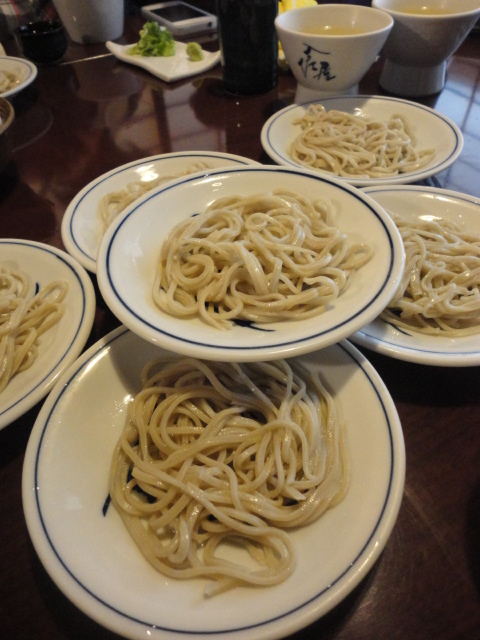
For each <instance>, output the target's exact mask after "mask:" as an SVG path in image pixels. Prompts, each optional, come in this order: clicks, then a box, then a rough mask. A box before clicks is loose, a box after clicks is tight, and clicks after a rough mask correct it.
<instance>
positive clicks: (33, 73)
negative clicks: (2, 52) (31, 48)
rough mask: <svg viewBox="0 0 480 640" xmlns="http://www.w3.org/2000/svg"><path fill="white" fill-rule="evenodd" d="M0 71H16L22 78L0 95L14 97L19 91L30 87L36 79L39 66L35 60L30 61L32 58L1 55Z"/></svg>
mask: <svg viewBox="0 0 480 640" xmlns="http://www.w3.org/2000/svg"><path fill="white" fill-rule="evenodd" d="M0 71H4V72H5V71H8V72H10V73H16V74H18V76H19V78H20V82H19V83H18V84H17V85H15V86H14V87H13V88H12V89H9V90H8V91H4V92H3V93H0V96H2V98H12V97H13V96H14V95H16V94H17V93H18V92H19V91H22V90H23V89H25V88H26V87H28V85H29V84H31V83H32V82H33V81H34V80H35V78H36V77H37V73H38V71H37V67H36V66H35V65H34V64H33V62H30V60H25V59H24V58H14V57H12V56H1V57H0Z"/></svg>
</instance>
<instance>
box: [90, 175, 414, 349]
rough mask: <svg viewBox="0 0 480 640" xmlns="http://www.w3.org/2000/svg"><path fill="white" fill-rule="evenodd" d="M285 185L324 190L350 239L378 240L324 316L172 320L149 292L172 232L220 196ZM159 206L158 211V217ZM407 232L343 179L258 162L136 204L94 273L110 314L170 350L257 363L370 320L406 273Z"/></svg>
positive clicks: (329, 340)
mask: <svg viewBox="0 0 480 640" xmlns="http://www.w3.org/2000/svg"><path fill="white" fill-rule="evenodd" d="M279 187H281V188H282V189H286V190H288V191H291V192H297V193H301V194H303V195H304V196H309V197H311V198H316V197H323V196H326V197H327V198H329V199H330V201H331V202H332V205H333V207H334V217H335V220H334V223H335V224H336V226H337V227H338V228H340V229H341V230H342V231H343V232H344V233H346V234H348V236H349V239H350V241H352V242H357V241H358V242H368V243H371V244H373V247H374V253H373V257H372V258H371V260H370V261H369V262H368V263H367V264H366V265H364V266H363V267H362V268H361V269H359V270H358V271H357V273H356V274H355V276H354V278H353V280H352V282H351V283H350V284H349V286H348V288H347V289H346V290H345V291H344V292H342V294H341V295H340V296H339V297H338V298H337V299H336V300H335V301H334V302H333V303H332V304H331V306H330V307H329V308H328V309H327V310H326V311H325V312H324V313H322V314H321V315H320V316H317V317H314V318H311V319H309V320H300V321H295V320H291V321H288V322H275V323H271V324H264V325H255V324H248V325H245V323H242V324H240V323H239V324H236V325H235V326H234V327H233V328H232V329H228V330H221V329H217V328H215V327H212V326H207V324H206V323H205V322H204V321H202V320H201V319H196V318H193V319H187V318H185V319H184V318H181V319H179V318H174V317H172V316H170V315H168V314H166V313H164V312H162V311H160V310H159V309H158V308H157V307H156V306H155V304H154V302H153V298H152V286H153V280H154V275H155V272H156V268H157V262H158V256H159V253H160V247H161V244H162V241H163V239H164V238H165V236H166V234H167V233H168V231H169V230H170V229H171V228H172V227H173V226H174V225H175V224H177V222H179V221H180V220H182V219H186V218H189V217H190V216H192V215H194V214H196V213H199V212H201V211H204V210H205V209H206V207H207V205H208V204H209V203H211V202H212V200H214V199H216V198H218V197H220V196H228V195H230V196H231V195H236V194H239V193H241V194H243V195H247V194H251V195H253V194H258V193H265V192H267V191H271V190H273V189H275V188H279ZM159 212H161V214H159ZM403 262H404V252H403V245H402V241H401V237H400V234H399V233H398V230H397V228H396V227H395V225H394V224H393V222H392V220H391V218H390V217H389V216H388V215H387V214H386V213H385V212H384V211H383V209H382V208H381V207H380V206H379V205H378V204H377V203H376V202H375V200H373V199H371V198H370V196H368V195H367V194H364V193H362V192H361V191H360V190H359V189H355V188H354V187H351V186H350V185H348V184H346V183H340V182H339V181H335V180H332V179H331V178H325V177H323V176H317V175H312V174H311V173H308V172H307V173H306V172H304V171H301V170H298V169H288V168H285V167H275V166H261V165H258V166H251V167H239V168H228V169H219V170H214V171H211V172H210V173H209V174H208V175H205V176H202V175H198V174H197V175H195V176H191V177H189V176H187V177H184V178H181V179H179V180H176V181H174V182H171V183H169V184H168V185H166V186H163V187H159V188H157V189H156V190H153V191H152V192H150V193H148V194H146V195H145V196H144V197H143V198H141V199H139V200H138V201H137V202H135V203H133V204H132V205H131V206H130V208H128V209H126V210H125V212H124V213H123V214H121V215H120V216H119V218H118V219H117V220H116V221H114V222H113V224H112V225H111V227H110V228H109V229H108V230H107V232H106V234H105V236H104V237H103V240H102V242H101V244H100V249H99V254H98V259H97V278H98V283H99V287H100V291H101V292H102V295H103V297H104V299H105V302H106V303H107V305H108V306H109V307H110V309H111V311H112V312H113V313H114V314H115V315H116V316H117V317H118V318H119V320H120V321H121V322H123V323H124V324H125V325H126V326H127V327H128V328H129V329H131V330H132V331H133V332H135V333H137V334H138V335H140V336H141V337H143V338H145V339H146V340H149V341H151V342H153V343H155V344H157V345H159V346H162V347H164V348H165V349H170V350H171V351H175V352H177V353H183V354H185V355H191V356H195V357H199V358H204V359H207V360H212V359H213V360H237V361H239V360H242V361H253V360H261V359H269V360H272V359H275V358H279V357H289V356H292V355H298V354H299V353H306V352H308V351H312V350H314V349H319V348H321V347H325V346H327V345H328V344H333V343H335V342H339V341H340V340H342V339H343V338H346V337H348V336H350V335H351V334H353V333H354V332H355V331H357V330H358V329H360V328H361V327H363V326H364V325H365V324H367V323H368V322H370V321H371V320H373V319H374V318H375V317H376V316H377V315H378V314H379V313H380V312H381V310H382V309H383V308H384V307H385V306H386V304H387V303H388V302H389V301H390V299H391V297H392V296H393V294H394V292H395V290H396V288H397V286H398V282H399V278H400V276H401V273H402V270H403Z"/></svg>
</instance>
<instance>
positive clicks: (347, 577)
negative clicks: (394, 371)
mask: <svg viewBox="0 0 480 640" xmlns="http://www.w3.org/2000/svg"><path fill="white" fill-rule="evenodd" d="M161 356H162V350H161V349H158V348H156V347H155V346H154V345H151V344H149V343H148V342H146V341H144V340H141V339H140V338H138V337H137V336H135V335H134V334H132V333H131V332H129V331H126V330H125V328H124V327H119V328H118V329H116V330H115V331H114V332H112V333H111V334H109V335H108V336H106V337H105V338H103V339H102V340H101V341H100V342H98V343H97V344H96V345H94V346H93V347H91V348H90V349H89V350H88V351H86V352H85V353H84V354H82V356H81V357H80V358H79V359H78V360H77V361H76V362H75V363H74V364H73V365H72V366H71V367H70V369H69V370H68V372H66V373H65V375H64V376H62V379H61V380H60V381H59V383H58V384H57V386H56V387H55V389H54V390H53V391H52V393H51V394H50V395H49V397H48V399H47V400H46V402H45V404H44V406H43V407H42V410H41V412H40V414H39V416H38V418H37V420H36V422H35V425H34V427H33V430H32V433H31V436H30V439H29V442H28V445H27V450H26V454H25V462H24V468H23V478H22V494H23V508H24V513H25V518H26V522H27V526H28V531H29V534H30V536H31V539H32V541H33V544H34V547H35V549H36V552H37V553H38V556H39V558H40V560H41V562H42V563H43V565H44V567H45V569H46V570H47V572H48V573H49V575H50V576H51V578H52V579H53V581H54V582H55V583H56V584H57V586H58V587H59V588H60V589H61V591H62V592H63V593H64V594H65V595H66V596H67V597H68V598H69V599H70V600H71V601H72V602H73V603H74V604H75V605H76V606H77V607H78V608H79V609H81V610H82V611H83V612H84V613H85V614H87V615H88V616H90V617H91V618H93V619H94V620H96V621H97V622H98V623H99V624H101V625H103V626H104V627H106V628H108V629H110V630H112V631H114V632H115V633H119V634H120V635H122V636H124V637H127V638H132V639H135V640H145V639H146V638H150V639H151V640H171V638H172V637H176V636H178V637H182V638H184V639H185V640H195V639H198V637H203V638H212V639H215V640H229V639H232V640H264V639H265V638H269V639H270V640H273V639H275V638H281V637H284V636H286V635H288V634H291V633H293V632H295V631H297V630H298V629H301V628H303V627H305V626H307V625H309V624H311V623H312V622H314V621H315V620H317V619H318V618H320V617H321V616H323V615H325V614H326V613H327V612H328V611H330V610H331V609H332V608H333V607H334V606H336V605H337V604H338V603H339V602H340V601H341V600H343V599H344V598H345V597H346V596H347V595H348V594H349V593H350V592H351V591H352V590H353V589H354V588H355V586H357V585H358V584H359V583H360V581H361V580H362V579H363V578H364V577H365V576H366V574H367V573H368V571H370V570H371V568H372V567H373V566H374V564H375V562H376V561H377V559H378V558H379V556H380V554H381V552H382V550H383V549H384V547H385V544H386V542H387V540H388V537H389V535H390V533H391V531H392V528H393V526H394V524H395V520H396V517H397V514H398V510H399V507H400V504H401V500H402V494H403V487H404V480H405V451H404V441H403V434H402V429H401V425H400V422H399V419H398V414H397V412H396V409H395V406H394V403H393V401H392V399H391V397H390V395H389V393H388V391H387V389H386V387H385V385H384V384H383V382H382V381H381V379H380V378H379V376H378V374H377V373H376V372H375V370H374V369H373V367H372V366H371V365H370V364H369V362H368V361H367V360H366V359H365V357H364V356H362V355H361V354H360V353H359V352H358V351H357V349H355V347H353V346H352V345H350V344H349V343H348V342H344V343H341V344H339V345H334V346H332V347H329V348H327V349H323V350H322V351H318V352H315V353H312V354H310V355H308V356H304V357H302V358H301V362H302V363H303V364H304V365H305V366H307V367H309V368H311V369H317V368H320V369H321V377H322V378H323V380H324V381H325V383H326V385H327V387H328V388H329V390H330V392H331V393H332V395H333V397H334V401H335V403H336V407H337V410H338V412H339V415H340V418H341V419H342V421H343V423H344V425H345V433H346V446H347V450H348V455H349V457H350V463H351V484H350V487H349V490H348V492H347V495H346V496H345V498H344V499H343V500H342V502H340V503H339V504H338V505H337V506H335V507H334V508H332V509H330V510H329V511H327V512H326V513H325V514H324V515H323V516H322V517H321V518H320V519H319V520H317V521H316V522H314V523H312V524H311V525H309V526H306V527H303V528H300V529H298V530H295V531H292V532H291V536H292V539H293V542H294V544H295V547H296V548H297V550H298V554H299V562H298V566H297V568H296V569H295V571H294V573H293V574H292V575H291V577H290V578H288V579H287V580H286V581H285V582H284V583H282V584H279V585H276V586H274V587H268V588H261V589H257V588H251V587H238V588H236V589H234V590H232V591H229V592H226V593H222V594H219V595H217V596H214V597H212V598H205V597H204V595H203V590H204V587H205V580H202V579H195V580H178V581H177V580H174V579H171V578H167V577H165V576H163V575H162V574H160V573H158V572H157V571H155V569H153V568H152V567H151V566H150V564H149V563H148V562H147V561H146V560H145V559H144V557H143V556H142V555H141V553H140V551H138V549H137V547H136V546H135V544H134V542H133V541H132V539H131V538H130V536H129V534H128V532H127V531H126V529H125V527H124V525H123V523H122V521H121V519H120V516H119V515H118V514H117V512H116V511H115V509H114V508H113V507H112V506H111V505H110V506H108V501H107V497H108V475H109V466H110V461H111V456H112V454H113V449H114V447H115V444H116V441H117V439H118V437H119V435H120V433H121V431H122V428H123V425H124V421H125V416H126V409H127V404H128V403H129V402H130V401H131V399H132V396H133V395H134V394H135V393H136V392H137V391H138V390H139V377H140V370H141V368H142V366H143V365H144V364H145V363H146V362H147V361H148V360H149V359H151V358H153V357H161ZM359 407H361V411H359V410H358V409H359ZM339 532H341V535H339Z"/></svg>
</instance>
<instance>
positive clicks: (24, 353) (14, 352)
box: [0, 265, 68, 392]
mask: <svg viewBox="0 0 480 640" xmlns="http://www.w3.org/2000/svg"><path fill="white" fill-rule="evenodd" d="M67 288H68V284H67V283H66V282H63V281H54V282H50V283H49V284H47V285H46V286H45V287H43V288H42V289H41V290H40V291H39V292H38V293H37V294H36V295H35V296H33V297H29V291H30V287H29V282H28V279H27V277H26V276H25V274H24V273H22V272H21V271H16V270H12V269H8V268H7V267H6V266H4V265H3V266H2V265H0V392H1V391H3V390H4V389H5V387H6V386H7V384H8V382H9V381H10V380H11V379H12V378H13V376H15V375H16V374H17V373H20V372H21V371H25V370H26V369H28V368H29V367H31V366H32V364H33V362H34V361H35V358H36V357H37V353H38V347H39V338H40V336H41V335H42V334H43V333H45V331H47V330H48V329H50V328H51V327H53V326H54V325H55V324H56V323H57V322H58V320H59V319H60V317H61V316H62V314H63V312H64V305H63V304H62V301H63V299H64V298H65V296H66V293H67Z"/></svg>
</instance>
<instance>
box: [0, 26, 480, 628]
mask: <svg viewBox="0 0 480 640" xmlns="http://www.w3.org/2000/svg"><path fill="white" fill-rule="evenodd" d="M141 24H142V19H141V17H140V16H137V15H131V16H129V17H128V18H127V22H126V29H125V33H124V36H122V38H120V39H119V40H118V42H121V43H129V42H132V41H134V40H135V37H136V34H137V33H138V29H139V27H140V26H141ZM202 45H203V46H204V47H206V48H209V49H211V50H214V49H216V48H217V47H218V42H217V41H216V39H215V37H213V36H207V37H205V38H204V39H202ZM5 48H6V50H7V53H9V54H10V55H17V52H16V50H15V45H14V43H13V42H11V41H9V42H7V43H5ZM381 65H382V59H381V58H380V59H379V60H378V61H377V62H376V63H375V64H374V65H373V67H372V68H371V69H370V70H369V72H368V73H367V75H366V76H365V78H364V79H363V80H362V83H361V85H360V92H361V93H366V94H381V93H382V92H381V90H380V89H379V87H378V76H379V71H380V69H381ZM295 90H296V87H295V83H294V81H293V78H292V76H291V75H290V74H289V72H288V71H282V72H281V75H280V81H279V85H278V87H277V88H276V89H275V90H274V91H272V92H270V93H268V94H265V95H261V96H256V97H252V98H232V97H229V96H227V95H225V94H224V92H223V90H222V82H221V67H220V66H217V67H215V68H213V69H211V70H210V71H207V72H205V73H204V74H200V75H197V76H193V77H191V78H188V79H186V80H182V81H179V82H175V83H170V84H167V83H164V82H162V81H161V80H159V79H157V78H155V77H154V76H152V75H150V74H148V73H147V72H145V71H142V70H141V69H139V68H136V67H133V66H129V65H126V64H123V63H121V62H119V61H117V60H116V59H115V58H114V57H113V56H112V55H110V54H109V53H108V52H107V51H106V49H105V47H104V45H90V46H82V45H74V44H70V46H69V49H68V51H67V54H66V57H65V60H64V62H63V63H61V64H58V65H56V66H45V67H39V71H38V78H37V80H36V81H35V83H34V84H33V85H32V86H31V87H30V88H28V89H26V90H25V91H24V92H22V93H21V94H19V95H18V96H17V97H16V98H15V100H14V106H15V109H16V121H15V123H14V128H13V135H12V145H13V161H12V163H11V165H10V166H9V168H8V169H7V171H6V173H5V174H4V175H3V176H1V180H0V183H1V184H0V237H3V238H23V239H29V240H36V241H40V242H44V243H48V244H51V245H53V246H55V247H59V248H63V245H62V239H61V234H60V227H61V221H62V216H63V214H64V212H65V209H66V207H67V206H68V204H69V203H70V201H71V200H72V198H73V197H74V196H75V195H76V194H77V193H78V192H79V191H80V190H81V189H82V188H83V187H84V186H85V185H87V184H88V183H89V182H90V181H91V180H93V179H95V178H97V177H98V176H100V175H101V174H103V173H104V172H106V171H109V170H111V169H113V168H115V167H118V166H120V165H122V164H124V163H127V162H130V161H132V160H135V159H138V158H142V157H146V156H149V155H153V154H159V153H168V152H172V151H189V150H210V151H222V152H228V153H233V154H238V155H243V156H247V157H249V158H252V159H253V160H257V161H260V162H264V163H270V162H271V161H270V160H269V158H268V157H267V155H266V154H265V152H264V151H263V149H262V146H261V142H260V131H261V128H262V125H263V123H264V122H265V121H266V119H267V118H268V117H269V116H270V115H272V114H273V113H275V112H276V111H278V110H280V109H282V108H283V107H285V106H287V105H290V104H292V102H293V100H294V95H295ZM421 102H423V103H424V104H427V105H428V106H431V107H433V108H435V109H437V110H438V111H439V112H440V113H442V114H444V115H446V116H448V117H449V118H450V119H451V120H453V121H454V122H455V123H456V124H457V125H458V126H459V127H460V128H461V130H462V132H463V135H464V149H463V152H462V154H461V156H460V158H459V159H458V160H457V161H456V162H455V163H454V164H453V165H452V166H451V167H450V168H449V169H447V170H445V171H443V172H442V173H440V174H438V175H436V176H434V178H432V179H430V180H429V184H432V185H436V186H440V187H443V188H446V189H450V190H455V191H460V192H464V193H467V194H469V195H472V196H476V197H478V198H480V154H479V153H478V148H479V143H480V40H479V37H478V36H477V35H471V36H470V37H469V38H468V39H467V40H466V41H465V43H464V44H463V45H462V46H461V48H460V49H459V51H458V52H457V53H456V55H455V56H454V58H453V59H452V60H451V61H450V63H449V67H448V72H447V83H446V86H445V88H444V90H443V91H442V92H441V93H440V94H439V95H437V96H434V97H431V98H428V99H425V100H422V101H421ZM92 280H93V282H94V285H96V281H95V278H94V277H93V276H92ZM117 325H118V321H117V320H116V319H115V318H114V317H113V315H112V314H111V313H110V311H109V310H108V309H107V307H106V306H105V304H104V303H103V301H102V299H101V296H100V294H99V293H98V290H97V312H96V317H95V323H94V327H93V330H92V333H91V336H90V338H89V341H88V345H90V344H93V343H94V342H96V341H97V340H98V339H99V338H100V337H102V336H103V335H105V334H106V333H107V332H108V331H109V330H111V329H112V328H114V327H115V326H117ZM88 345H87V346H88ZM363 353H364V354H365V355H366V356H367V358H368V359H369V360H370V362H371V363H372V364H373V365H374V367H375V368H376V369H377V371H378V372H379V374H380V376H381V377H382V379H383V380H384V382H385V384H386V385H387V387H388V389H389V391H390V393H391V395H392V397H393V400H394V401H395V405H396V407H397V410H398V412H399V415H400V418H401V421H402V425H403V429H404V435H405V442H406V454H407V474H406V484H405V492H404V498H403V504H402V507H401V510H400V514H399V517H398V521H397V523H396V526H395V528H394V530H393V533H392V535H391V538H390V540H389V542H388V544H387V546H386V548H385V551H384V553H383V554H382V556H381V558H380V560H379V561H378V562H377V563H376V565H375V567H374V568H373V570H372V571H371V572H370V573H369V574H368V576H367V577H366V579H365V580H364V581H363V582H362V583H361V584H360V585H359V586H358V587H357V588H356V589H355V590H354V591H353V592H352V594H351V595H350V596H348V597H347V598H346V600H344V601H343V602H342V603H341V604H340V605H338V606H337V607H336V608H335V609H334V610H333V611H332V612H331V613H330V614H328V615H327V616H326V617H325V618H323V619H321V620H319V621H318V622H317V623H315V624H314V625H312V626H311V627H310V628H308V629H305V630H304V631H302V632H299V633H298V634H296V635H295V638H296V639H297V640H300V639H305V640H306V639H307V638H308V639H310V638H335V639H342V640H347V639H355V640H358V639H359V638H368V639H370V638H375V639H377V638H378V639H383V638H390V639H394V638H395V639H397V638H398V639H399V640H400V639H402V640H403V639H405V638H408V639H409V640H415V639H422V640H423V639H430V638H437V640H440V639H442V640H447V639H451V640H453V639H459V638H461V639H469V640H470V639H472V638H475V637H480V607H479V600H480V559H479V558H480V556H479V554H478V545H479V540H480V466H479V460H480V433H479V430H478V424H479V422H480V394H479V389H480V372H479V367H470V368H462V367H458V368H442V367H430V366H421V365H415V364H411V363H408V362H403V361H399V360H394V359H392V358H387V357H384V356H381V355H378V354H374V353H372V352H370V351H368V350H366V349H365V350H363ZM40 406H41V404H40V405H39V406H37V407H35V408H34V409H32V410H30V411H28V413H27V414H26V415H24V416H23V417H22V418H20V419H19V420H17V421H16V422H15V423H13V424H11V425H10V426H8V427H7V428H5V429H4V430H2V431H1V432H0V457H1V468H0V478H1V485H2V492H1V498H0V504H1V514H2V521H3V526H2V529H1V531H2V533H1V541H0V548H1V549H2V552H1V578H0V580H1V586H0V594H1V601H0V602H1V604H0V635H1V636H2V637H4V638H5V639H8V640H12V639H15V638H35V639H40V638H45V639H47V638H48V639H49V640H56V639H69V640H72V639H74V638H103V639H104V638H113V637H115V636H114V635H113V634H111V633H109V632H108V631H106V630H105V629H104V628H102V627H101V626H99V625H97V624H96V623H95V622H93V621H92V620H90V619H89V618H88V617H87V616H85V615H84V614H83V613H81V612H80V611H79V610H78V609H77V608H76V607H75V606H73V605H72V604H71V603H70V602H69V601H68V600H67V599H66V598H65V597H64V596H63V594H62V593H61V592H60V591H59V590H58V588H57V587H56V586H55V584H54V583H53V582H52V580H51V579H50V577H49V576H48V574H47V573H46V571H45V570H44V568H43V566H42V565H41V563H40V561H39V559H38V558H37V555H36V553H35V551H34V549H33V547H32V544H31V542H30V539H29V536H28V533H27V529H26V526H25V521H24V516H23V511H22V501H21V474H22V464H23V457H24V451H25V447H26V443H27V440H28V437H29V433H30V431H31V428H32V425H33V423H34V421H35V418H36V416H37V414H38V411H39V409H40ZM352 526H354V523H352ZM338 541H339V542H338V543H339V544H341V532H339V533H338Z"/></svg>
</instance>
